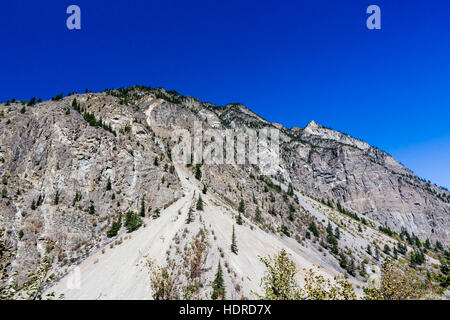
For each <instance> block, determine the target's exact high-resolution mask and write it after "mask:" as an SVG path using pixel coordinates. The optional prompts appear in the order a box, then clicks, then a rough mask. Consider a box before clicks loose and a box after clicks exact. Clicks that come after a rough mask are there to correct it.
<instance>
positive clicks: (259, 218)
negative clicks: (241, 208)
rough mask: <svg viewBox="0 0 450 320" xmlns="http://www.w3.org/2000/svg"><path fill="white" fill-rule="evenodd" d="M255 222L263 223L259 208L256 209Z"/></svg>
mask: <svg viewBox="0 0 450 320" xmlns="http://www.w3.org/2000/svg"><path fill="white" fill-rule="evenodd" d="M255 220H256V222H261V221H262V218H261V211H260V210H259V207H256V211H255Z"/></svg>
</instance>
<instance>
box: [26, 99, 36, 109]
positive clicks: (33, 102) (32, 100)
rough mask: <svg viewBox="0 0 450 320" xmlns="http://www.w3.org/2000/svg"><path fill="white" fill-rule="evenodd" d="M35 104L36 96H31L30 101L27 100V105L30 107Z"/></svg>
mask: <svg viewBox="0 0 450 320" xmlns="http://www.w3.org/2000/svg"><path fill="white" fill-rule="evenodd" d="M35 104H36V97H33V98H31V99H30V101H29V102H28V104H27V105H28V106H29V107H31V106H34V105H35Z"/></svg>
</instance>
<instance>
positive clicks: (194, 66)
mask: <svg viewBox="0 0 450 320" xmlns="http://www.w3.org/2000/svg"><path fill="white" fill-rule="evenodd" d="M70 4H77V5H79V6H80V7H81V11H82V30H80V31H70V30H68V29H67V28H66V18H67V16H68V15H67V14H66V8H67V7H68V6H69V5H70ZM370 4H377V5H379V6H380V8H381V19H382V30H375V31H370V30H368V29H367V28H366V22H365V21H366V18H367V16H368V15H367V14H366V13H365V11H366V8H367V7H368V6H369V5H370ZM449 17H450V1H447V0H427V1H425V0H414V1H411V0H408V1H405V0H395V1H394V0H390V1H380V0H373V1H372V0H371V1H365V0H358V1H356V0H339V1H336V0H333V1H332V0H328V1H324V0H314V1H312V0H308V1H301V0H296V1H281V0H278V1H264V0H259V1H246V0H239V1H235V0H227V1H212V0H205V1H175V0H158V1H154V0H142V1H133V0H126V1H125V0H115V1H103V0H102V1H100V0H99V1H95V0H90V1H85V0H71V1H65V0H57V1H56V0H54V1H45V0H43V1H31V0H29V1H20V0H15V1H8V2H6V1H4V2H3V3H2V6H1V9H0V41H1V44H2V45H1V48H0V100H3V101H4V100H7V99H11V98H19V99H29V98H30V97H32V96H36V97H42V98H49V97H52V96H54V95H56V94H57V93H59V92H64V93H67V92H70V91H79V92H81V91H84V88H86V87H87V88H89V89H92V90H94V91H97V90H103V89H105V88H112V87H114V88H117V87H121V86H131V85H135V84H142V85H150V86H152V87H158V86H163V87H165V88H168V89H174V90H177V91H179V92H180V93H182V94H185V95H191V96H195V97H198V98H200V99H201V100H203V101H211V102H213V103H216V104H226V103H228V102H241V103H244V104H245V105H247V106H248V107H249V108H251V109H252V110H254V111H255V112H257V113H259V114H261V115H262V116H264V117H265V118H266V119H268V120H270V121H275V122H280V123H282V124H284V125H285V126H287V127H291V126H305V125H306V124H307V123H308V122H309V121H310V120H312V119H314V120H316V121H317V122H318V123H320V124H323V125H325V126H328V127H332V128H333V129H337V130H340V131H343V132H346V133H348V134H351V135H353V136H355V137H357V138H360V139H363V140H365V141H367V142H369V143H370V144H372V145H374V146H377V147H379V148H381V149H383V150H385V151H387V152H389V153H391V154H392V155H394V156H395V157H396V158H397V159H398V160H399V161H401V162H402V163H403V164H405V165H406V166H407V167H409V168H410V169H412V170H413V171H414V172H416V173H417V174H418V175H419V176H421V177H424V178H426V179H430V180H431V181H432V182H435V183H437V184H438V185H443V186H446V187H450V170H449V163H450V125H449V119H450V19H449Z"/></svg>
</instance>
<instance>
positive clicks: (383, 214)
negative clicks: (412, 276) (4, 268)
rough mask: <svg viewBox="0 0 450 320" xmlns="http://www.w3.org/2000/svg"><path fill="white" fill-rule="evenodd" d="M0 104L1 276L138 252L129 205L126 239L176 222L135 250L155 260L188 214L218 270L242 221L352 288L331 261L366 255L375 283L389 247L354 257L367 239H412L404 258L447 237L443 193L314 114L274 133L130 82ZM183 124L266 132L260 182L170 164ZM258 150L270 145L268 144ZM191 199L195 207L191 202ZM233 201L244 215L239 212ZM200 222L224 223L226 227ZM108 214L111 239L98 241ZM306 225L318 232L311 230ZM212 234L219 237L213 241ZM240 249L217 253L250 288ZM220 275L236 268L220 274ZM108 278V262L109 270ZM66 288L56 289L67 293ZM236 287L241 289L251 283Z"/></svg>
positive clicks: (231, 109)
mask: <svg viewBox="0 0 450 320" xmlns="http://www.w3.org/2000/svg"><path fill="white" fill-rule="evenodd" d="M0 110H1V112H2V116H1V117H0V139H1V141H2V147H0V157H1V159H2V161H1V162H0V174H1V176H2V178H3V182H4V189H5V190H6V191H5V194H4V196H3V197H2V199H1V201H0V206H1V210H0V211H1V219H0V229H4V230H6V234H5V237H6V239H7V241H8V242H9V243H10V244H11V245H12V247H13V248H14V250H15V252H16V260H15V262H14V263H13V264H12V269H11V270H14V269H15V270H19V271H21V272H22V273H24V272H25V271H26V270H29V269H33V268H35V267H36V266H37V265H38V264H39V258H40V257H42V256H44V255H50V256H51V257H52V259H53V261H54V266H55V272H56V274H58V277H59V278H61V277H63V276H64V275H67V274H72V272H73V270H74V268H75V266H76V265H78V264H79V263H82V264H83V266H84V267H85V268H86V269H85V270H91V271H89V272H94V274H97V273H101V271H102V270H101V269H99V267H98V266H97V263H94V262H95V259H100V260H101V259H103V258H102V257H103V253H102V251H103V250H105V251H108V250H114V247H116V246H119V247H120V246H122V245H123V244H122V243H124V241H125V240H126V241H128V242H130V246H132V247H134V248H137V247H139V246H137V244H136V243H135V242H134V240H133V239H132V238H131V237H132V236H133V233H130V234H128V233H127V230H128V229H127V228H130V227H129V225H128V227H126V226H125V225H124V223H125V220H124V219H125V217H127V216H129V217H133V216H132V215H130V214H129V212H134V213H139V212H140V213H142V219H143V226H142V229H140V230H142V231H139V232H140V233H139V234H142V233H143V232H144V231H145V230H149V232H152V233H158V234H159V233H161V232H163V231H161V230H160V229H158V228H159V227H155V226H161V223H153V222H154V221H155V220H158V219H161V217H162V216H165V215H166V214H167V217H166V218H164V219H165V220H164V221H173V222H174V223H175V221H178V222H177V223H175V225H176V226H177V227H176V228H177V229H170V228H169V229H168V230H171V231H170V234H167V235H166V234H164V232H163V233H161V236H162V237H164V238H166V239H168V240H167V241H166V240H164V241H163V244H162V245H161V247H159V245H158V246H157V247H152V243H150V244H149V245H150V247H145V248H147V249H148V250H150V251H149V252H151V253H152V255H153V254H156V251H158V250H167V251H170V253H168V254H167V257H164V256H161V255H157V260H158V263H164V261H165V260H167V261H166V262H168V263H170V261H172V260H173V261H175V262H177V261H178V262H181V261H179V259H180V257H177V255H175V252H174V250H173V249H174V247H176V248H179V250H181V252H183V250H182V246H181V244H176V241H177V240H176V238H177V237H176V236H174V234H175V235H178V237H180V236H181V234H183V232H184V231H183V230H184V228H185V223H184V219H186V217H187V215H189V211H190V209H192V210H193V212H194V216H195V219H196V221H197V222H196V223H194V224H187V225H186V228H188V230H189V232H190V233H189V234H190V236H189V237H186V241H189V239H191V238H190V237H192V240H193V241H194V240H195V239H197V238H196V235H197V234H202V232H203V231H202V230H204V232H206V234H207V236H205V238H204V239H207V240H205V241H207V242H208V244H209V246H208V248H209V249H208V250H207V251H206V252H205V253H204V254H205V257H206V261H207V262H206V264H207V266H208V268H209V267H211V266H216V265H217V263H218V261H219V260H220V259H221V258H220V257H221V255H222V253H221V250H222V252H223V251H225V252H227V250H226V249H225V248H226V247H228V244H227V241H228V240H227V236H228V233H229V231H230V230H231V227H232V225H233V223H236V222H237V220H236V219H237V218H238V216H241V215H242V216H243V217H242V218H243V219H244V225H243V226H241V225H239V226H238V227H237V234H238V238H241V239H242V238H246V237H248V238H246V239H247V240H248V241H259V242H260V243H262V244H264V245H261V247H259V249H258V250H259V251H258V252H259V253H260V254H263V253H265V254H273V253H275V251H274V248H272V249H270V250H269V249H267V251H265V250H266V248H267V246H268V244H269V243H272V242H274V243H277V248H282V247H283V246H285V247H286V248H289V252H290V254H291V255H292V256H293V257H294V259H295V261H296V262H297V263H298V265H299V267H306V266H311V263H310V261H311V260H314V261H315V262H316V263H318V264H320V265H321V266H322V268H324V270H326V271H324V272H325V274H326V275H329V276H331V275H336V274H342V273H346V272H350V274H351V277H352V281H353V282H354V284H355V285H362V283H363V282H364V281H367V278H366V276H364V277H363V276H359V275H358V274H356V273H355V272H354V270H352V269H351V267H349V265H346V264H344V263H343V261H344V260H343V259H346V260H347V261H354V263H355V264H356V265H357V266H358V268H362V267H361V265H363V261H364V259H367V260H368V261H369V262H370V264H371V265H372V266H373V270H374V272H369V273H370V274H369V275H368V276H367V277H369V278H370V277H376V276H377V274H379V266H380V264H381V262H382V261H383V260H384V259H385V258H387V257H388V256H389V254H385V255H383V253H381V250H382V249H383V248H382V247H380V248H379V251H380V253H379V257H378V258H377V257H374V256H372V255H368V254H367V252H366V249H365V247H367V246H368V245H370V246H374V248H375V246H376V245H378V244H374V243H373V242H372V240H373V239H375V238H376V239H379V243H380V245H381V244H386V245H388V246H390V247H391V248H394V247H396V245H397V244H396V243H397V242H398V243H405V241H406V240H408V239H409V240H411V239H416V238H417V240H414V241H415V242H417V241H419V242H418V243H420V246H419V247H415V244H414V243H413V242H414V241H413V240H411V241H410V242H407V243H406V245H407V247H408V250H407V252H408V253H405V255H404V258H402V259H405V260H406V259H409V255H410V254H413V253H414V252H415V250H421V249H420V248H422V249H423V248H424V246H425V243H426V241H427V240H428V241H429V242H431V243H432V245H433V246H434V245H436V246H438V243H441V245H442V243H443V244H444V245H447V244H448V243H449V233H448V230H449V229H450V228H449V224H450V221H449V220H450V219H449V215H450V214H449V202H450V194H449V193H448V192H446V191H445V190H443V189H439V188H438V187H436V186H433V185H431V184H429V183H427V182H424V181H422V180H420V179H419V178H418V177H417V176H415V175H414V174H413V173H412V172H411V171H409V170H408V169H407V168H405V167H403V166H402V165H401V164H399V163H398V162H397V161H396V160H395V159H394V158H392V157H391V156H390V155H388V154H387V153H385V152H383V151H381V150H379V149H376V148H373V147H371V146H369V145H368V144H365V142H363V141H361V140H358V139H355V138H352V137H349V136H347V135H345V134H343V133H340V132H338V131H334V130H331V129H327V128H325V127H322V126H320V125H318V124H317V123H315V122H310V124H308V125H307V126H306V127H305V128H298V129H295V130H294V128H291V129H287V128H285V127H280V126H278V125H276V124H275V125H274V124H273V123H269V122H267V121H266V120H264V119H263V118H261V117H259V116H257V115H256V114H255V113H253V112H252V111H250V110H249V109H247V108H245V109H242V108H241V107H240V104H229V105H227V106H225V107H217V106H215V105H213V104H210V103H203V102H201V101H200V100H198V99H196V98H192V97H184V96H181V95H180V94H178V93H176V92H174V91H166V90H164V89H152V88H147V87H142V86H135V87H130V88H121V89H117V90H105V91H104V92H100V93H87V94H71V95H70V96H67V97H62V96H60V97H56V98H55V99H53V100H51V101H45V102H42V103H37V104H30V105H29V106H27V103H21V102H9V103H4V104H0ZM196 121H197V122H200V123H201V124H202V126H203V127H204V128H211V129H213V128H214V129H222V130H226V129H230V128H234V129H255V130H258V129H262V128H266V127H270V128H274V129H275V128H277V127H278V129H279V131H280V140H279V141H280V145H279V157H280V162H279V165H278V166H277V167H275V171H274V174H273V175H272V176H265V175H263V174H262V173H261V172H260V171H259V170H258V168H257V167H255V166H252V165H249V164H247V163H246V164H244V165H228V164H223V165H219V164H203V165H200V166H195V165H194V166H184V165H183V166H180V165H179V164H177V163H175V162H174V161H173V156H174V155H172V154H171V150H173V149H172V148H173V146H174V145H175V141H173V139H172V138H173V132H174V129H175V128H183V129H186V130H188V131H189V132H192V130H193V128H194V123H195V122H196ZM266 151H267V154H269V155H273V153H274V150H273V149H271V147H268V148H267V150H266ZM196 170H198V171H199V172H200V173H199V174H197V171H196ZM202 188H203V189H204V188H206V189H207V191H206V193H203V191H202ZM200 195H201V196H202V197H204V200H205V210H204V211H201V210H196V209H195V207H196V202H197V200H198V198H199V196H200ZM241 202H243V203H244V205H243V206H244V207H245V210H244V212H241V211H239V210H238V209H239V208H240V207H241V204H240V203H241ZM175 204H176V205H177V206H179V205H182V207H181V211H179V212H178V211H177V210H175V209H174V207H173V206H174V205H175ZM258 212H259V213H258ZM208 214H210V216H209V215H208ZM213 216H214V217H215V219H217V221H219V220H220V221H222V222H223V228H224V230H225V229H226V230H227V231H226V232H224V230H222V229H221V228H222V225H220V224H218V225H217V223H215V220H214V219H212V218H211V217H213ZM169 217H170V218H169ZM130 219H131V218H130ZM130 219H128V220H129V221H131V220H130ZM179 219H181V220H179ZM206 220H207V221H208V223H204V222H205V221H206ZM119 221H120V222H121V227H120V228H119V231H118V233H116V235H113V236H112V237H109V236H107V231H109V230H112V229H113V226H114V223H118V222H119ZM158 221H159V220H158ZM181 221H183V223H181ZM313 222H314V223H315V224H317V226H318V231H317V235H316V234H314V235H311V233H312V231H311V224H312V223H313ZM327 223H330V224H332V226H333V229H335V228H341V230H342V233H343V236H342V239H341V240H339V246H338V249H336V248H333V247H332V246H331V244H330V243H328V240H327V234H326V232H325V230H326V224H327ZM138 228H139V227H138ZM244 229H245V232H244V231H243V230H244ZM359 230H362V231H359ZM386 232H388V233H390V235H388V236H386ZM219 233H220V234H221V237H220V239H219V240H216V239H214V234H219ZM230 236H231V235H230ZM140 237H144V235H141V236H140ZM172 239H173V241H172ZM405 239H406V240H405ZM419 239H420V240H419ZM197 240H198V239H197ZM409 240H408V241H409ZM182 243H184V244H186V245H188V244H189V242H182ZM155 245H156V244H155ZM111 246H112V247H111ZM180 246H181V247H180ZM243 247H244V248H245V249H243V250H242V251H243V252H244V254H242V255H241V254H240V255H238V256H237V257H235V256H234V255H230V254H228V253H225V254H224V255H225V257H228V258H227V259H228V260H227V261H229V262H230V264H229V266H230V270H231V271H230V272H229V274H230V275H231V276H230V277H231V278H227V279H228V280H227V281H228V282H227V283H228V285H229V286H231V285H232V283H233V281H234V282H235V283H234V284H236V283H240V284H241V285H242V286H244V285H245V286H246V287H247V288H251V289H252V290H257V287H256V283H258V282H259V277H260V276H261V275H262V272H263V270H262V269H261V268H259V267H258V269H257V270H258V272H256V274H255V277H250V278H251V280H245V277H246V276H248V275H247V274H246V271H245V272H244V271H242V270H248V268H249V264H250V265H253V266H254V265H257V264H258V258H257V255H255V254H254V253H252V252H251V247H247V246H244V245H243ZM361 247H363V248H361ZM145 248H142V249H145ZM156 248H158V250H156ZM346 248H347V249H346ZM348 248H351V250H350V249H348ZM219 249H220V250H219ZM118 250H119V249H118ZM155 250H156V251H155ZM217 250H219V251H217ZM324 250H325V252H324ZM327 250H328V251H327ZM330 250H331V251H330ZM119 251H120V250H119ZM337 252H338V253H337ZM123 254H124V257H125V256H127V253H126V252H124V253H123ZM133 254H136V255H137V256H133V259H137V260H139V261H140V262H142V261H143V260H142V259H144V256H139V255H138V253H133ZM324 254H325V256H324ZM94 256H95V257H96V258H95V259H92V257H94ZM245 256H248V259H245ZM108 257H109V255H108ZM155 258H156V256H155ZM108 259H112V256H111V257H110V258H108ZM426 260H427V261H426V265H427V267H429V268H432V267H431V265H432V264H433V263H434V264H436V261H437V260H436V254H435V253H434V252H431V251H429V252H428V254H427V258H426ZM308 261H309V262H308ZM144 264H145V263H144ZM101 265H102V266H103V263H101ZM175 265H176V264H175ZM118 268H119V267H118ZM130 268H131V267H130ZM133 268H134V267H133ZM142 268H143V269H145V267H142ZM119 269H120V268H119ZM120 270H122V269H120ZM127 270H129V269H127ZM133 270H134V269H133ZM139 270H141V269H139ZM233 270H234V272H235V273H236V274H237V276H232V275H233ZM239 270H241V271H239ZM115 272H117V271H114V270H111V273H110V274H109V276H113V274H115ZM122 272H124V270H122ZM130 272H131V271H130ZM132 272H138V273H139V274H141V273H140V272H143V271H142V270H141V271H137V270H134V271H132ZM205 272H206V271H205ZM361 272H362V271H361ZM205 275H208V276H207V278H210V276H211V275H210V274H209V273H208V272H206V273H205ZM142 276H143V274H142ZM243 279H244V280H243ZM92 281H93V280H92ZM183 281H187V280H186V279H185V280H183ZM183 281H182V282H183ZM59 283H60V284H61V283H62V282H59ZM98 285H99V286H100V287H101V286H104V289H103V291H102V292H100V293H101V294H102V296H104V295H105V294H106V292H105V290H106V291H107V290H109V289H108V288H109V287H108V286H107V284H105V283H99V284H98ZM66 289H67V288H66ZM66 289H65V288H64V287H59V289H58V291H61V292H66V293H68V292H67V290H66ZM86 290H87V289H86ZM143 290H144V289H143ZM69 291H70V290H69ZM144 291H145V292H146V293H145V294H148V291H146V290H144ZM144 291H142V292H144ZM70 292H72V291H70ZM72 293H73V294H74V296H73V297H78V295H77V294H75V293H74V292H72ZM200 293H201V294H204V292H203V293H202V292H198V294H200ZM83 294H85V295H86V294H87V295H89V298H95V297H92V296H90V294H93V293H89V292H87V293H86V291H84V293H83ZM116 294H119V293H117V292H116ZM142 294H144V293H142ZM235 294H237V293H236V292H235ZM241 294H243V296H244V297H249V296H250V290H247V289H244V290H243V292H241ZM68 296H70V294H68ZM110 297H111V296H110Z"/></svg>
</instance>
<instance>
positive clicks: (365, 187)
mask: <svg viewBox="0 0 450 320" xmlns="http://www.w3.org/2000/svg"><path fill="white" fill-rule="evenodd" d="M296 137H297V138H298V141H296V142H294V143H293V148H294V150H295V151H293V152H290V151H289V152H288V153H287V154H285V155H283V156H284V159H285V160H286V162H287V166H288V167H289V168H290V171H289V172H290V176H291V178H293V179H294V185H295V186H296V187H297V188H299V189H300V190H303V191H304V192H306V193H308V194H313V195H315V196H316V197H318V198H325V199H330V200H332V201H334V202H337V201H338V202H340V204H341V205H342V206H343V207H346V208H349V209H352V210H354V211H356V212H358V213H361V214H363V215H367V216H368V217H370V218H372V219H373V220H375V221H378V222H379V223H380V224H382V225H384V226H387V227H390V228H391V229H393V230H396V231H400V230H401V229H402V228H406V230H408V231H409V232H413V233H414V234H416V235H418V236H419V237H420V238H422V239H426V238H429V239H430V240H433V241H442V242H445V243H447V244H448V243H449V240H450V219H449V217H450V206H449V202H450V201H449V192H448V191H446V190H444V189H442V188H439V187H437V186H435V185H432V184H431V183H428V182H425V181H423V180H421V179H419V178H418V177H417V176H416V175H414V174H413V173H412V172H411V171H410V170H408V169H407V168H405V167H403V166H402V165H401V164H399V163H398V162H397V161H396V160H395V159H394V158H393V157H391V156H390V155H389V154H387V153H385V152H383V151H381V150H379V149H376V148H373V147H371V146H369V145H368V144H367V143H365V142H362V141H360V140H357V139H354V138H352V137H349V136H347V135H345V134H343V133H340V132H336V131H333V130H331V129H326V128H323V127H321V126H320V125H318V124H316V123H315V122H314V121H313V122H311V123H310V124H309V125H308V126H307V127H306V128H305V129H304V130H303V131H302V132H300V133H298V132H297V135H296Z"/></svg>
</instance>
